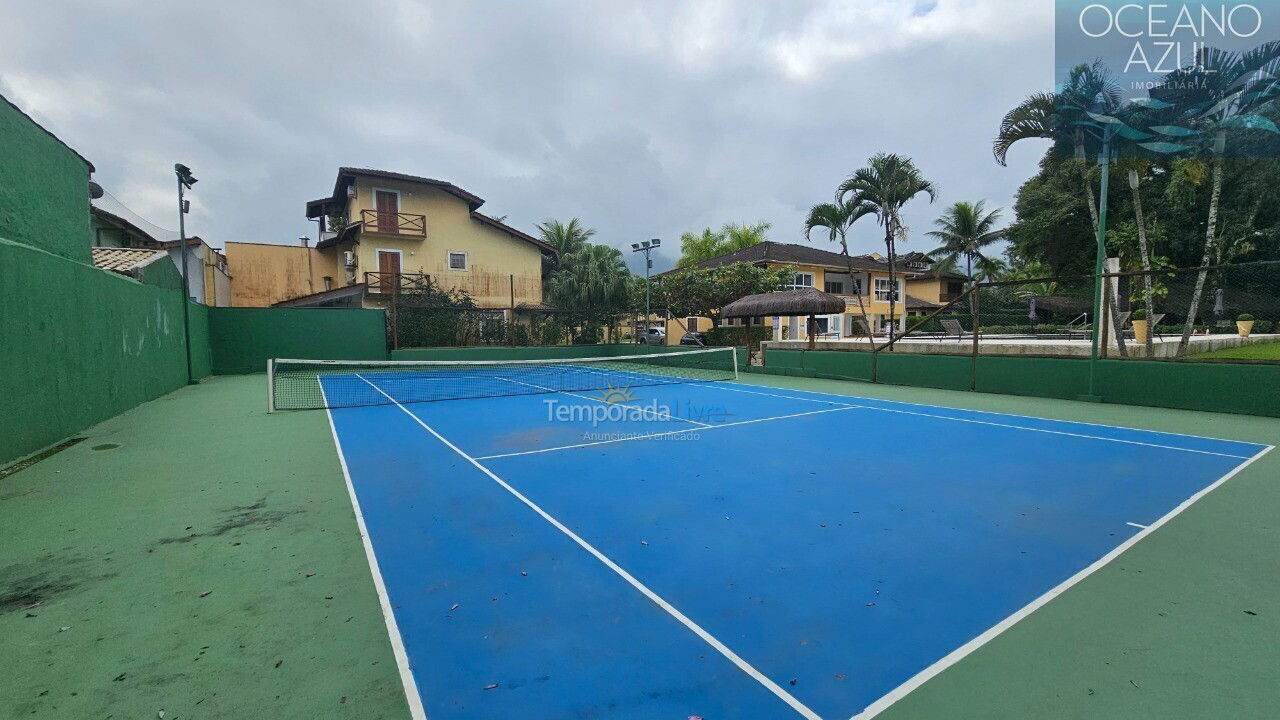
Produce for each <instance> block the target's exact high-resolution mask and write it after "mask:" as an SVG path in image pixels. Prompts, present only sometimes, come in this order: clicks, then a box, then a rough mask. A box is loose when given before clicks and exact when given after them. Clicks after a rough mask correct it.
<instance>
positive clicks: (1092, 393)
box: [1089, 130, 1111, 399]
mask: <svg viewBox="0 0 1280 720" xmlns="http://www.w3.org/2000/svg"><path fill="white" fill-rule="evenodd" d="M1098 165H1099V167H1100V168H1101V169H1102V189H1101V192H1100V197H1099V198H1098V242H1097V257H1096V258H1095V262H1094V269H1093V349H1092V351H1091V352H1090V353H1089V399H1097V397H1098V378H1097V375H1098V353H1099V348H1100V342H1101V340H1102V312H1103V307H1102V284H1103V283H1102V281H1103V278H1102V274H1103V271H1104V267H1105V265H1106V261H1107V192H1108V189H1109V187H1110V180H1111V131H1110V130H1103V134H1102V154H1101V155H1100V156H1099V158H1098Z"/></svg>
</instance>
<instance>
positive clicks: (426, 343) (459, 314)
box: [387, 294, 619, 349]
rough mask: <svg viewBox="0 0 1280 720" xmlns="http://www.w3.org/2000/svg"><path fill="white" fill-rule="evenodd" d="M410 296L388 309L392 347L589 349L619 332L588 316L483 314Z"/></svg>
mask: <svg viewBox="0 0 1280 720" xmlns="http://www.w3.org/2000/svg"><path fill="white" fill-rule="evenodd" d="M438 300H439V298H434V297H430V298H423V297H421V296H415V295H410V294H405V295H398V296H396V297H394V298H393V299H392V300H391V302H390V303H388V306H387V321H388V322H387V324H388V328H387V331H388V335H389V338H390V341H391V342H390V345H391V347H392V348H394V349H399V348H412V347H469V346H480V345H513V346H522V347H527V346H543V345H590V344H598V343H602V342H606V341H608V340H610V339H613V340H614V341H615V342H616V338H617V337H618V335H619V333H618V328H617V327H616V324H614V325H611V324H610V323H609V322H608V321H607V320H604V321H602V320H601V319H600V318H598V317H596V316H594V315H590V314H587V313H577V312H567V311H560V310H550V309H527V308H514V309H485V308H476V307H470V306H468V305H466V304H463V303H456V304H447V305H445V304H440V303H439V302H438Z"/></svg>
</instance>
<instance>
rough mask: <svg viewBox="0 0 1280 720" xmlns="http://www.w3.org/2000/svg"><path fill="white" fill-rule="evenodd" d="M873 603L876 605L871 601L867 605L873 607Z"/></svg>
mask: <svg viewBox="0 0 1280 720" xmlns="http://www.w3.org/2000/svg"><path fill="white" fill-rule="evenodd" d="M875 605H876V604H875V603H873V602H869V603H867V607H875Z"/></svg>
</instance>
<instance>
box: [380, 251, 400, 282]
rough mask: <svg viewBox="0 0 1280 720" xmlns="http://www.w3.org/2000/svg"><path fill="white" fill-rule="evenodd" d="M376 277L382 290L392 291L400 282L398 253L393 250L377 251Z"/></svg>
mask: <svg viewBox="0 0 1280 720" xmlns="http://www.w3.org/2000/svg"><path fill="white" fill-rule="evenodd" d="M378 277H379V278H380V280H379V285H381V287H382V292H384V293H389V292H394V291H395V289H396V286H397V285H399V284H400V253H399V252H397V251H395V250H379V251H378Z"/></svg>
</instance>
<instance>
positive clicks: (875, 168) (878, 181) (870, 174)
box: [836, 153, 938, 343]
mask: <svg viewBox="0 0 1280 720" xmlns="http://www.w3.org/2000/svg"><path fill="white" fill-rule="evenodd" d="M922 193H923V194H926V195H928V196H929V202H933V201H934V200H935V199H936V198H937V195H938V190H937V188H936V187H934V185H933V183H931V182H929V181H928V180H926V179H925V177H924V175H923V174H922V173H921V172H920V170H919V168H917V167H916V165H915V163H914V162H912V161H911V158H909V157H904V156H902V155H896V154H893V153H877V154H876V155H874V156H872V157H871V160H870V161H869V162H868V164H867V167H865V168H862V169H861V170H858V171H857V172H855V173H854V174H853V175H852V176H850V177H849V179H848V180H845V181H844V182H843V183H840V187H839V188H837V189H836V200H837V201H838V202H842V203H843V202H848V203H849V204H850V205H852V206H854V207H857V208H859V210H858V211H857V212H858V216H859V217H862V216H865V215H875V216H876V218H877V220H878V221H879V223H880V226H881V227H882V228H884V244H885V249H886V250H887V251H888V254H889V318H890V323H889V342H890V343H892V342H893V338H894V324H893V322H892V321H893V319H894V317H895V315H896V314H897V310H896V306H897V301H898V285H897V274H896V272H895V263H896V258H897V251H896V250H895V246H896V245H897V243H899V242H906V240H907V228H906V225H904V224H903V222H902V208H903V206H905V205H906V204H907V203H908V202H910V201H911V200H912V199H913V198H914V197H915V196H917V195H920V194H922ZM846 198H848V200H846Z"/></svg>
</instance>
